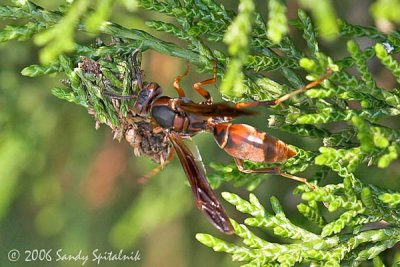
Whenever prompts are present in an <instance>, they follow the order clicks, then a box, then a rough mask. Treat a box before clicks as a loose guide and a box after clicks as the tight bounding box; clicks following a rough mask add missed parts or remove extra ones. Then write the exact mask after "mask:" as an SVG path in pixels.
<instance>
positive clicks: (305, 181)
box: [233, 158, 315, 190]
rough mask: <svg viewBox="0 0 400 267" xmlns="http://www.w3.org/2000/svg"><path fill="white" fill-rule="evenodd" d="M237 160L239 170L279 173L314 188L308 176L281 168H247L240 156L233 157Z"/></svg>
mask: <svg viewBox="0 0 400 267" xmlns="http://www.w3.org/2000/svg"><path fill="white" fill-rule="evenodd" d="M233 159H234V160H235V163H236V166H237V168H238V170H239V171H241V172H244V173H273V174H278V175H280V176H283V177H286V178H289V179H292V180H295V181H298V182H301V183H305V184H306V185H307V186H308V187H309V188H310V189H312V190H314V189H315V186H314V185H312V184H310V183H309V182H307V179H306V178H302V177H298V176H295V175H291V174H288V173H285V172H282V171H281V169H280V168H259V169H254V170H251V169H245V168H244V166H243V160H241V159H238V158H233Z"/></svg>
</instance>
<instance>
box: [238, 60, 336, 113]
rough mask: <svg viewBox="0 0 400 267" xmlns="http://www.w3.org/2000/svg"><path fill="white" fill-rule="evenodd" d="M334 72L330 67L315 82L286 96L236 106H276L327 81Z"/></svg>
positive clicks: (241, 103) (240, 103)
mask: <svg viewBox="0 0 400 267" xmlns="http://www.w3.org/2000/svg"><path fill="white" fill-rule="evenodd" d="M331 74H332V70H331V69H330V68H328V69H327V70H326V73H325V75H324V76H322V77H320V78H319V79H318V80H315V81H313V82H310V83H309V84H307V85H306V86H303V87H301V88H299V89H297V90H295V91H293V92H290V93H288V94H286V95H284V96H281V97H280V98H278V99H276V100H268V101H252V102H239V103H236V105H235V107H236V108H250V107H256V106H275V105H280V104H281V103H282V102H284V101H286V100H288V99H289V98H291V97H293V96H295V95H298V94H301V93H303V92H305V91H307V90H308V89H310V88H313V87H315V86H317V85H319V84H320V83H322V82H323V81H325V80H326V79H327V78H328V77H329V76H330V75H331Z"/></svg>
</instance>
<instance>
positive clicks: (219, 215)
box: [132, 64, 330, 234]
mask: <svg viewBox="0 0 400 267" xmlns="http://www.w3.org/2000/svg"><path fill="white" fill-rule="evenodd" d="M136 67H137V66H136ZM188 71H189V68H188V67H187V69H186V72H185V73H184V74H183V75H182V76H178V77H177V78H176V80H175V82H174V88H175V89H176V91H177V92H178V95H179V97H177V98H171V97H168V96H163V95H162V89H161V87H160V86H159V85H158V84H157V83H154V82H151V83H144V82H142V77H141V76H142V75H141V74H140V75H138V77H137V81H138V85H139V92H138V94H137V96H135V98H137V99H136V103H135V105H134V107H133V109H132V112H135V113H136V114H138V115H139V116H142V117H143V118H147V119H151V121H152V122H153V124H154V125H155V126H156V127H160V128H161V131H162V134H163V135H164V136H166V138H167V139H168V140H169V141H170V143H171V144H172V147H173V148H174V150H171V153H170V156H169V157H168V162H169V161H170V159H171V158H172V152H173V151H175V152H176V153H177V155H178V158H179V160H180V162H181V164H182V166H183V169H184V171H185V174H186V176H187V177H188V179H189V183H190V185H191V188H192V191H193V194H194V196H195V199H196V204H197V206H198V208H199V209H200V210H201V211H202V212H203V213H204V214H205V215H206V217H207V219H208V220H209V221H210V222H211V223H212V224H213V225H214V226H215V227H216V228H217V229H218V230H220V231H222V232H224V233H227V234H231V233H233V226H232V224H231V223H230V221H229V217H228V216H227V214H226V212H225V210H224V208H223V207H222V205H221V204H220V202H219V201H218V198H217V197H216V195H215V193H214V192H213V190H212V189H211V187H210V185H209V183H208V181H207V177H206V173H205V168H204V165H203V163H202V160H201V157H200V154H199V151H198V149H197V147H196V146H195V144H194V143H193V142H191V138H190V137H191V136H193V135H195V134H197V133H199V132H202V131H208V132H211V133H212V134H213V135H214V139H215V141H216V142H217V144H218V145H219V146H220V147H221V148H222V149H224V150H225V151H226V152H227V153H228V154H229V155H231V156H232V157H233V158H234V159H235V162H236V164H237V166H238V169H239V170H240V171H242V172H246V173H276V174H279V175H282V176H285V177H288V178H290V179H294V180H297V181H301V182H304V183H307V181H306V179H305V178H300V177H297V176H293V175H290V174H287V173H284V172H281V171H280V169H279V168H260V169H255V170H249V169H245V168H244V166H243V160H249V161H254V162H267V163H273V162H283V161H286V160H287V159H289V158H291V157H293V156H295V155H296V152H295V151H294V150H293V149H291V148H290V147H289V146H288V145H286V144H285V143H284V142H282V141H280V140H279V139H277V138H275V137H273V136H270V135H268V134H266V133H265V132H261V131H258V130H257V129H256V128H254V127H252V126H249V125H246V124H233V123H230V121H232V120H233V119H234V118H236V117H238V116H247V115H252V114H255V112H253V111H250V110H248V109H246V108H247V107H254V106H260V105H277V104H280V103H281V102H283V101H285V100H287V99H288V98H290V97H291V96H293V95H295V94H298V93H301V92H303V91H305V90H307V89H308V88H311V87H313V86H315V85H317V84H319V83H321V82H322V81H323V80H324V79H326V77H327V76H328V75H330V71H329V70H328V72H327V74H326V75H325V76H324V77H322V78H321V79H319V80H317V81H314V82H312V83H310V84H308V85H307V86H305V87H303V88H300V89H298V90H296V91H294V92H292V93H291V94H288V95H285V96H283V97H281V98H279V99H277V100H275V101H255V102H244V103H237V104H236V105H234V106H231V105H228V104H226V103H216V104H215V103H213V102H212V98H211V96H210V94H209V92H208V91H206V90H205V89H203V88H202V87H201V86H202V85H205V84H213V83H215V82H216V64H214V77H213V78H212V79H208V80H205V81H202V82H199V83H196V84H195V85H194V86H193V88H194V90H196V91H197V92H198V93H199V94H200V95H201V96H203V97H204V98H205V102H203V103H195V102H193V101H192V100H190V99H188V98H187V97H185V93H184V91H183V89H182V88H181V87H180V86H179V82H180V80H181V79H182V78H183V77H184V76H186V75H187V73H188ZM135 72H136V73H141V71H140V70H136V71H135ZM164 151H165V150H164ZM162 166H163V165H162ZM160 169H161V167H158V168H157V169H156V172H158V171H159V170H160ZM153 173H155V172H154V171H153ZM307 184H308V183H307ZM310 186H311V185H310Z"/></svg>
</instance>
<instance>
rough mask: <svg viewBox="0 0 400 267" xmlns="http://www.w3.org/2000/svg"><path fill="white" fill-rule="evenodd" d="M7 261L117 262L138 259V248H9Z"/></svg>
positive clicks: (83, 263) (82, 263)
mask: <svg viewBox="0 0 400 267" xmlns="http://www.w3.org/2000/svg"><path fill="white" fill-rule="evenodd" d="M7 256H8V260H9V261H12V262H14V261H25V262H59V261H74V262H80V263H81V265H85V264H86V263H87V262H89V261H90V262H95V263H97V264H98V265H100V264H102V263H103V262H119V261H131V262H135V261H140V252H139V250H132V251H125V250H123V249H120V250H119V251H101V250H100V249H94V250H93V251H91V252H89V253H85V252H83V251H82V250H79V251H78V252H76V253H68V252H66V251H65V250H63V249H56V250H55V249H31V250H18V249H11V250H9V251H8V255H7Z"/></svg>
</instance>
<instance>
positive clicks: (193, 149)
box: [169, 132, 233, 234]
mask: <svg viewBox="0 0 400 267" xmlns="http://www.w3.org/2000/svg"><path fill="white" fill-rule="evenodd" d="M169 140H170V141H171V143H172V145H173V147H174V149H175V151H176V153H177V154H178V157H179V160H180V162H181V164H182V167H183V169H184V171H185V173H186V176H187V177H188V179H189V183H190V186H191V188H192V191H193V194H194V197H195V199H196V204H197V207H198V208H199V209H200V210H201V211H202V212H203V213H204V215H206V217H207V219H208V220H209V221H210V222H211V223H212V224H213V225H214V226H215V227H216V228H217V229H218V230H220V231H221V232H224V233H227V234H232V233H233V227H232V224H231V222H230V221H229V217H228V215H227V214H226V212H225V210H224V208H223V207H222V205H221V203H220V202H219V200H218V199H217V197H216V195H215V193H214V191H213V190H212V189H211V187H210V185H209V183H208V181H207V177H206V171H205V168H204V165H203V162H202V161H201V157H200V153H199V150H198V149H197V146H196V145H195V144H194V143H193V142H192V140H191V138H184V139H183V138H182V137H181V136H180V135H179V134H177V133H174V132H171V133H169Z"/></svg>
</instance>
